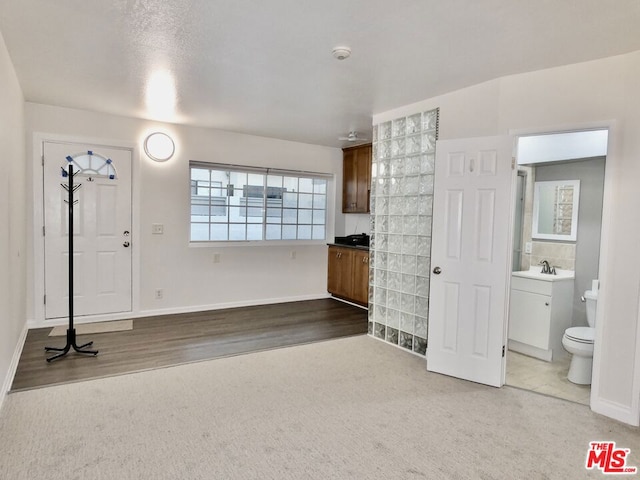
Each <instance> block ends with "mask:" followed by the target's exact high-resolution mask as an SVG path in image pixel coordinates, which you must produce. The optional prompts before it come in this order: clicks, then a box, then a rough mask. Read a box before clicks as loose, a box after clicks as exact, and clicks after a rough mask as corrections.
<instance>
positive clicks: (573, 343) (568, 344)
mask: <svg viewBox="0 0 640 480" xmlns="http://www.w3.org/2000/svg"><path fill="white" fill-rule="evenodd" d="M584 300H585V302H586V304H587V323H588V324H589V326H588V327H571V328H567V330H566V331H565V332H564V336H563V337H562V346H563V347H564V349H565V350H566V351H567V352H569V353H570V354H571V355H572V358H571V365H570V366H569V374H568V375H567V378H568V379H569V381H570V382H573V383H577V384H578V385H590V384H591V367H592V365H593V340H594V339H595V336H596V329H595V328H594V327H595V325H596V303H597V301H598V291H597V290H587V291H586V292H584Z"/></svg>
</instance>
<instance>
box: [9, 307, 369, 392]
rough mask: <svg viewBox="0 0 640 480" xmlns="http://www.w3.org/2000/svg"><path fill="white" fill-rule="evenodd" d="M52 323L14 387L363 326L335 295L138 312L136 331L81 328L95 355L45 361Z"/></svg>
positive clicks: (27, 353) (31, 335) (362, 317)
mask: <svg viewBox="0 0 640 480" xmlns="http://www.w3.org/2000/svg"><path fill="white" fill-rule="evenodd" d="M50 331H51V327H48V328H39V329H34V330H30V331H29V332H28V334H27V339H26V341H25V345H24V349H23V351H22V355H21V356H20V361H19V363H18V368H17V371H16V375H15V378H14V380H13V385H12V387H11V391H12V392H14V391H18V390H26V389H31V388H36V387H43V386H47V385H55V384H60V383H67V382H74V381H79V380H87V379H90V378H98V377H104V376H110V375H119V374H123V373H131V372H135V371H141V370H147V369H152V368H159V367H166V366H170V365H178V364H181V363H188V362H194V361H200V360H208V359H213V358H218V357H224V356H229V355H237V354H241V353H248V352H255V351H259V350H266V349H271V348H278V347H285V346H291V345H298V344H303V343H309V342H315V341H320V340H328V339H332V338H339V337H345V336H351V335H360V334H364V333H366V332H367V311H366V310H363V309H361V308H358V307H354V306H352V305H349V304H346V303H343V302H339V301H337V300H333V299H321V300H310V301H304V302H290V303H280V304H275V305H261V306H255V307H243V308H233V309H225V310H214V311H207V312H197V313H187V314H178V315H162V316H156V317H145V318H136V319H134V320H133V330H128V331H123V332H110V333H100V334H92V335H78V344H81V343H85V342H88V341H91V340H93V342H94V347H95V348H96V349H98V350H99V351H100V353H99V354H98V356H96V357H92V356H85V355H80V354H76V353H69V354H68V355H67V356H66V357H65V358H61V359H59V360H55V361H54V362H52V363H47V362H46V358H47V357H48V356H51V355H52V353H51V352H49V353H47V352H45V350H44V347H45V346H63V345H64V342H65V338H64V337H49V336H48V335H49V332H50Z"/></svg>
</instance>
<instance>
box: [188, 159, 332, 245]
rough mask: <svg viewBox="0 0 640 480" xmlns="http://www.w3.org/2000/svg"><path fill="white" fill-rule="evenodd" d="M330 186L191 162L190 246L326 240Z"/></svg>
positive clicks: (297, 175)
mask: <svg viewBox="0 0 640 480" xmlns="http://www.w3.org/2000/svg"><path fill="white" fill-rule="evenodd" d="M328 180H329V176H328V175H325V174H320V173H308V172H296V171H288V170H275V169H266V168H252V167H239V166H235V165H224V164H209V163H202V162H190V192H191V222H190V240H191V242H228V241H262V240H265V241H268V240H325V238H326V222H327V186H328Z"/></svg>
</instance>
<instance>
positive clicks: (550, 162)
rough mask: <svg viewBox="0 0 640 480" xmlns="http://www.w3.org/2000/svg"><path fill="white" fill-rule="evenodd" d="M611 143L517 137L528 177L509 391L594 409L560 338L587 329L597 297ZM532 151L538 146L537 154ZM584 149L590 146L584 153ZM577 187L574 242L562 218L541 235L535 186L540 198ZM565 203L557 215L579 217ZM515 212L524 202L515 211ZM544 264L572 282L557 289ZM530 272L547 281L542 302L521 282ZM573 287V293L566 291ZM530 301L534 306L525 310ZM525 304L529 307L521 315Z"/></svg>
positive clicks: (595, 137)
mask: <svg viewBox="0 0 640 480" xmlns="http://www.w3.org/2000/svg"><path fill="white" fill-rule="evenodd" d="M576 135H577V136H576ZM607 137H608V130H606V129H600V130H591V131H582V132H561V133H558V132H554V133H545V134H537V135H530V136H526V137H519V138H518V170H519V177H518V180H520V179H521V178H522V179H523V180H522V181H523V184H524V185H523V188H522V192H523V193H522V199H523V201H522V203H523V214H522V216H521V217H520V218H521V222H520V223H521V224H520V225H519V224H518V217H517V215H516V216H514V262H513V272H515V273H512V278H516V277H517V281H516V282H513V281H512V286H511V302H510V304H511V307H510V312H509V339H508V350H507V372H506V384H508V385H511V386H515V387H519V388H523V389H527V390H531V391H535V392H538V393H543V394H546V395H551V396H555V397H559V398H564V399H566V400H570V401H574V402H577V403H582V404H585V405H589V403H590V386H589V385H586V384H576V383H573V382H570V381H569V380H568V379H567V373H568V370H569V367H570V362H571V360H572V357H571V355H569V354H568V353H567V351H566V350H565V349H564V348H563V346H562V337H563V335H564V332H565V331H566V329H567V328H571V327H587V326H588V324H587V319H586V305H585V301H584V297H585V292H586V291H588V290H593V289H595V290H597V285H598V283H597V282H598V278H599V259H600V239H601V231H602V203H603V195H604V173H605V164H606V151H607ZM522 139H525V141H524V142H522V141H521V140H522ZM576 141H577V143H576ZM533 144H537V146H535V148H533V147H532V145H533ZM523 145H524V146H523ZM585 145H590V146H589V147H588V148H585ZM571 181H578V184H579V187H580V188H579V191H578V195H577V197H578V198H577V200H579V201H578V203H577V207H575V208H576V209H577V211H576V212H575V213H576V214H577V225H573V226H574V228H576V227H577V236H576V238H575V239H573V237H572V236H571V235H570V232H569V231H568V230H567V228H569V227H568V226H567V225H564V230H565V231H566V232H565V233H566V236H565V237H563V234H564V233H563V232H562V230H563V222H569V223H570V221H569V220H566V219H564V220H563V219H561V218H556V219H555V220H554V221H555V223H554V225H555V226H556V227H557V231H558V232H559V234H558V235H556V234H555V233H546V232H545V233H543V232H540V231H538V230H537V228H536V227H537V225H536V221H535V220H536V219H537V218H536V215H538V213H537V212H538V211H539V210H536V206H537V204H536V202H539V198H542V196H541V195H538V197H536V187H539V188H538V191H539V190H540V188H542V186H543V185H547V184H553V185H555V184H556V183H559V184H560V185H563V184H565V183H566V184H570V183H571ZM516 195H517V193H516ZM561 203H562V202H556V208H557V209H558V210H559V211H564V213H565V214H567V212H569V213H573V212H572V211H571V209H572V208H574V205H576V204H572V205H570V206H563V205H560V204H561ZM565 203H566V202H565ZM517 205H518V198H516V210H517ZM563 209H564V210H563ZM551 223H553V222H551ZM518 243H519V244H518ZM518 249H519V252H520V253H521V255H520V259H519V261H517V260H516V258H515V257H516V251H517V250H518ZM544 260H546V261H547V262H548V263H549V264H550V265H552V266H555V267H556V269H557V270H558V271H562V273H563V274H564V273H565V272H567V273H568V274H569V275H572V277H571V279H570V280H567V279H565V280H563V281H562V282H556V280H559V277H556V278H553V277H546V278H545V276H544V275H542V276H540V273H541V270H542V268H543V266H541V265H539V263H541V262H543V261H544ZM529 272H533V273H532V274H531V277H532V278H534V277H536V276H538V278H541V279H543V280H544V281H545V288H549V290H548V291H544V292H540V291H538V292H536V295H533V294H531V293H530V292H528V291H526V290H527V289H528V288H529V287H523V285H529V284H527V283H522V282H527V281H529V280H526V279H525V280H523V278H526V277H527V275H528V273H529ZM551 278H553V281H550V279H551ZM531 282H533V283H531V284H530V285H533V286H534V288H537V285H538V284H537V283H536V280H531ZM569 282H570V283H571V284H572V285H571V288H568V283H569ZM561 284H562V285H563V287H562V288H556V287H553V288H554V290H553V292H556V293H553V295H551V293H552V290H551V288H552V287H551V286H550V285H556V286H559V285H561ZM540 285H542V284H540ZM557 292H564V293H562V294H561V295H564V296H565V297H568V298H562V297H558V296H557V295H558V293H557ZM540 293H544V294H545V295H547V294H549V296H542V295H540ZM529 299H531V302H533V303H527V302H529ZM538 301H540V302H544V303H541V305H544V306H542V307H541V308H540V309H539V310H535V302H538ZM524 305H529V307H526V308H523V306H524ZM562 305H564V307H563V306H562ZM523 310H528V312H527V311H523ZM534 310H535V311H536V312H538V313H536V314H535V316H536V317H537V318H535V319H534V318H529V317H531V316H532V313H531V312H533V311H534ZM534 321H535V322H536V325H537V327H538V328H540V325H545V329H546V330H545V329H542V330H538V331H537V332H532V331H531V330H527V328H526V326H527V325H530V324H532V323H533V322H534ZM546 322H548V324H547V323H546ZM522 325H524V326H525V329H522ZM528 332H531V333H528ZM527 335H529V337H527Z"/></svg>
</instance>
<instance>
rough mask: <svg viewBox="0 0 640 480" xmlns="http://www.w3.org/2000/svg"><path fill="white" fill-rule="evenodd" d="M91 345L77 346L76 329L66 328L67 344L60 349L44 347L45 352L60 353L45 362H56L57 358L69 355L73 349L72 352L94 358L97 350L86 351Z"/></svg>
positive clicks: (91, 343) (90, 343)
mask: <svg viewBox="0 0 640 480" xmlns="http://www.w3.org/2000/svg"><path fill="white" fill-rule="evenodd" d="M91 345H93V342H87V343H84V344H82V345H78V344H77V343H76V329H75V328H68V329H67V344H66V345H65V346H64V347H62V348H58V347H44V349H45V351H47V352H60V353H58V354H56V355H54V356H52V357H49V358H47V362H52V361H53V360H56V359H58V358H61V357H64V356H65V355H66V354H67V353H69V352H70V351H71V349H73V350H74V351H76V352H78V353H82V354H84V355H93V356H96V355H97V354H98V350H86V349H85V348H86V347H90V346H91Z"/></svg>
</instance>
